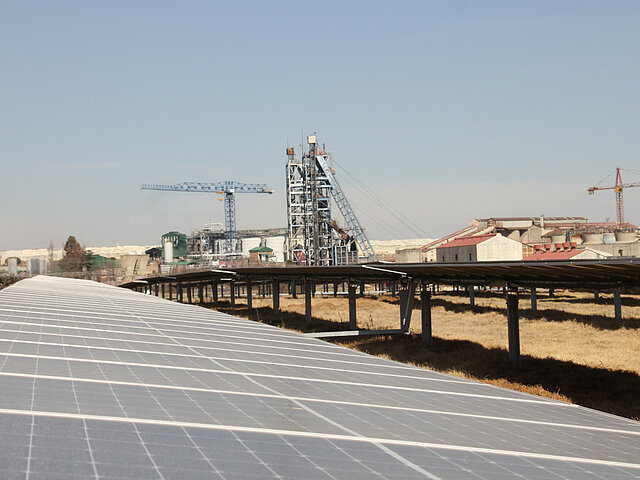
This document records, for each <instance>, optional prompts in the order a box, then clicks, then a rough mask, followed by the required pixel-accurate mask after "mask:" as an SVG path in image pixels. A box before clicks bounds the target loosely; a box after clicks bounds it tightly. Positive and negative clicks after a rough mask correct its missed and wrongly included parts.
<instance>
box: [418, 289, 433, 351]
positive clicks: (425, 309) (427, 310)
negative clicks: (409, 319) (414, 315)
mask: <svg viewBox="0 0 640 480" xmlns="http://www.w3.org/2000/svg"><path fill="white" fill-rule="evenodd" d="M420 310H421V313H422V342H423V343H431V342H432V341H433V337H432V334H431V292H430V291H429V290H428V289H427V288H426V285H425V284H422V289H421V291H420Z"/></svg>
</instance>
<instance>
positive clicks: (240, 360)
mask: <svg viewBox="0 0 640 480" xmlns="http://www.w3.org/2000/svg"><path fill="white" fill-rule="evenodd" d="M0 331H2V332H10V333H16V334H20V335H35V333H34V332H27V331H23V330H15V331H14V330H7V329H2V330H0ZM41 336H59V337H61V338H87V337H83V336H80V335H56V334H53V333H42V334H41ZM103 340H105V341H110V342H111V341H113V342H123V343H143V344H147V342H144V341H136V340H122V339H118V338H109V337H106V338H105V337H103ZM3 342H5V343H9V342H11V343H12V344H18V343H25V344H30V343H31V344H39V345H52V346H54V345H61V346H66V347H71V348H93V349H96V350H110V351H130V352H137V353H149V354H157V355H174V356H179V357H193V358H207V359H212V360H226V359H227V358H226V357H214V356H210V355H205V354H200V355H193V354H184V353H178V352H171V351H161V352H155V351H152V350H138V349H125V348H116V347H101V346H96V345H89V344H86V345H76V344H69V343H63V342H59V343H56V342H44V341H43V342H36V341H31V340H23V339H20V338H18V337H17V336H16V337H14V338H11V339H3V338H0V343H3ZM154 345H160V346H183V347H184V346H185V345H183V344H179V343H177V342H176V343H174V344H165V343H154ZM189 348H192V349H207V347H200V346H189ZM211 349H213V350H222V351H232V352H238V350H227V349H218V348H211ZM245 353H255V352H245ZM261 355H272V356H281V355H280V354H266V353H261ZM285 356H286V357H293V358H302V357H296V356H294V355H285ZM307 358H308V357H307ZM234 360H235V361H238V362H244V363H259V364H268V365H271V366H283V367H291V366H295V367H297V368H313V369H317V370H329V371H340V372H343V373H344V372H353V373H359V374H363V375H380V376H388V377H399V378H408V379H420V380H428V381H436V382H444V383H461V384H465V385H466V384H467V383H468V382H464V381H461V380H453V379H442V378H426V377H424V376H418V375H400V374H393V373H387V372H367V371H364V370H351V369H348V368H337V367H336V368H334V367H323V366H317V365H314V366H308V365H300V364H290V363H280V362H273V361H258V360H251V359H240V358H238V359H234ZM323 361H326V360H323ZM330 361H332V362H341V363H347V362H343V361H341V360H330ZM371 365H375V364H371Z"/></svg>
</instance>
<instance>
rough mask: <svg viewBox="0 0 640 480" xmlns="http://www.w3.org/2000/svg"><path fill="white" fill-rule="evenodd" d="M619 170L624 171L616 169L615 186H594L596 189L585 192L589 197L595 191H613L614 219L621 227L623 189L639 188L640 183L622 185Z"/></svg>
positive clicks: (592, 188) (622, 219) (622, 218)
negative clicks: (614, 200)
mask: <svg viewBox="0 0 640 480" xmlns="http://www.w3.org/2000/svg"><path fill="white" fill-rule="evenodd" d="M621 170H624V169H623V168H620V167H616V183H615V185H613V186H610V187H598V186H596V187H591V188H588V189H587V192H589V195H593V194H594V193H596V191H597V190H614V191H615V192H616V217H617V220H618V224H619V225H622V224H623V223H624V197H623V196H622V193H623V191H624V189H625V188H632V187H640V183H622V175H621V173H620V171H621ZM609 176H611V174H610V175H609ZM609 176H608V177H609ZM608 177H607V178H608Z"/></svg>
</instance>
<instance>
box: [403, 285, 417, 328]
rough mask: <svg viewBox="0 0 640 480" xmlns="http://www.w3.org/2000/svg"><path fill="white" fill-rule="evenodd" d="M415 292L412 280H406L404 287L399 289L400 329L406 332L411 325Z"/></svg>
mask: <svg viewBox="0 0 640 480" xmlns="http://www.w3.org/2000/svg"><path fill="white" fill-rule="evenodd" d="M415 292H416V286H415V283H414V282H413V281H412V280H409V281H408V283H407V286H406V288H403V289H401V290H400V329H401V330H402V331H404V332H408V331H409V327H410V326H411V314H412V313H413V299H414V296H415Z"/></svg>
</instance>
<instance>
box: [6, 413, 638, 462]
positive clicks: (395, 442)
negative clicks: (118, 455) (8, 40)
mask: <svg viewBox="0 0 640 480" xmlns="http://www.w3.org/2000/svg"><path fill="white" fill-rule="evenodd" d="M0 413H3V414H10V415H23V416H27V417H38V416H42V417H49V418H63V419H77V420H82V419H84V420H96V421H105V422H117V423H127V424H134V425H136V424H139V425H164V426H178V427H181V428H197V429H205V430H223V431H232V432H250V433H262V434H267V435H279V436H294V437H297V436H302V437H310V438H321V439H332V440H341V441H349V442H363V443H371V444H378V443H379V444H382V445H386V446H404V447H422V448H430V449H436V450H449V451H460V452H472V453H481V454H494V455H504V456H513V457H522V458H530V459H546V460H556V461H569V462H575V463H581V464H591V465H604V466H616V467H624V468H630V469H634V470H640V463H637V462H622V461H611V460H603V459H597V458H589V457H574V456H566V455H557V454H545V453H536V452H527V451H518V450H504V449H496V448H484V447H470V446H466V445H452V444H440V443H432V442H421V441H410V440H402V439H391V438H378V437H367V436H363V435H360V434H356V435H353V434H352V435H348V434H335V433H334V434H330V433H315V432H311V431H307V432H303V431H292V430H281V429H265V428H259V427H243V426H237V425H222V424H209V423H197V422H180V421H174V420H155V419H153V420H152V419H147V418H135V417H111V416H103V415H84V414H73V413H59V412H48V411H33V410H17V409H0Z"/></svg>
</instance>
